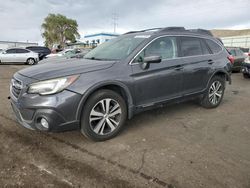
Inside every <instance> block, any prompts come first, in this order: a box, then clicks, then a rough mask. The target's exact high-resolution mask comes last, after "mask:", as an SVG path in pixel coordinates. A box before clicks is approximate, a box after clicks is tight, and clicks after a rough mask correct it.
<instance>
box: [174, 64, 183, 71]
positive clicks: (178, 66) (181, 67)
mask: <svg viewBox="0 0 250 188" xmlns="http://www.w3.org/2000/svg"><path fill="white" fill-rule="evenodd" d="M182 69H183V66H182V65H177V66H175V68H174V70H177V71H179V70H182Z"/></svg>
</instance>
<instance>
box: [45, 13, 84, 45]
mask: <svg viewBox="0 0 250 188" xmlns="http://www.w3.org/2000/svg"><path fill="white" fill-rule="evenodd" d="M42 29H43V30H44V31H43V33H42V37H43V38H45V45H46V46H48V47H52V46H53V44H60V45H61V46H65V43H66V41H71V42H75V41H76V39H77V38H80V34H79V33H78V24H77V22H76V20H73V19H69V18H67V17H66V16H64V15H61V14H49V15H48V16H47V17H46V18H45V19H44V22H43V24H42Z"/></svg>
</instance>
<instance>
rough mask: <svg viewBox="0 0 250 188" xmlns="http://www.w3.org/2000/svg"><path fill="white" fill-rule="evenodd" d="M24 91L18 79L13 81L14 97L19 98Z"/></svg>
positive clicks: (12, 90)
mask: <svg viewBox="0 0 250 188" xmlns="http://www.w3.org/2000/svg"><path fill="white" fill-rule="evenodd" d="M21 90H22V82H21V81H19V80H16V79H12V80H11V92H12V94H13V95H14V97H16V98H18V97H19V95H20V93H21Z"/></svg>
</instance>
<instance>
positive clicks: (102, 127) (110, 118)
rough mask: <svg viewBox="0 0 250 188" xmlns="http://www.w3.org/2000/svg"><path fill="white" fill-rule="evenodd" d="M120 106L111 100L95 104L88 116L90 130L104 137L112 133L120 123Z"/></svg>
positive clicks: (107, 99) (103, 100) (106, 99)
mask: <svg viewBox="0 0 250 188" xmlns="http://www.w3.org/2000/svg"><path fill="white" fill-rule="evenodd" d="M121 114H122V110H121V106H120V104H119V103H118V102H117V101H115V100H114V99H111V98H105V99H102V100H100V101H99V102H97V103H96V104H95V105H94V107H93V108H92V110H91V112H90V115H89V123H90V126H91V129H92V130H93V131H94V132H95V133H96V134H98V135H106V134H109V133H111V132H113V131H114V130H115V129H116V128H117V127H118V125H119V123H120V121H121Z"/></svg>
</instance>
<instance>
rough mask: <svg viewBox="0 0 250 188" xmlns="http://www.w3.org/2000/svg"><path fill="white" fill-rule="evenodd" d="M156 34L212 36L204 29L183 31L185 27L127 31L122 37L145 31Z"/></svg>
mask: <svg viewBox="0 0 250 188" xmlns="http://www.w3.org/2000/svg"><path fill="white" fill-rule="evenodd" d="M155 30H156V32H157V33H158V32H170V31H179V32H192V33H197V34H201V35H209V36H213V34H212V33H211V31H209V30H205V29H185V27H165V28H151V29H144V30H140V31H129V32H127V33H124V35H127V34H132V33H140V32H147V31H155Z"/></svg>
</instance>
